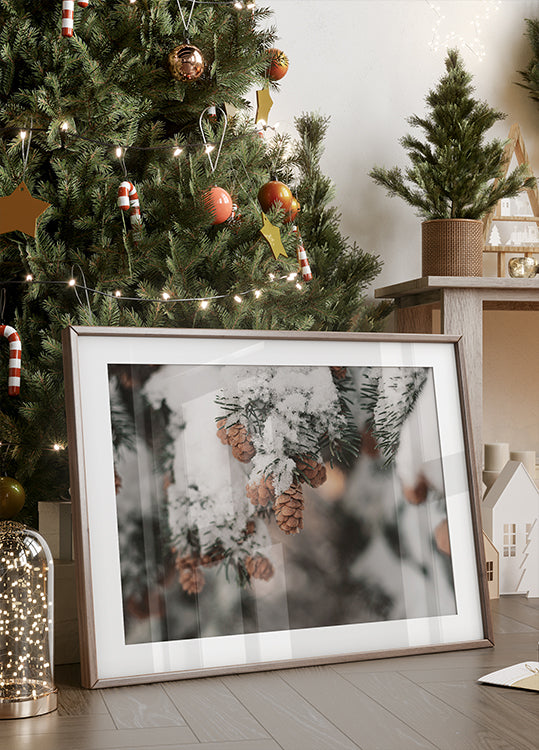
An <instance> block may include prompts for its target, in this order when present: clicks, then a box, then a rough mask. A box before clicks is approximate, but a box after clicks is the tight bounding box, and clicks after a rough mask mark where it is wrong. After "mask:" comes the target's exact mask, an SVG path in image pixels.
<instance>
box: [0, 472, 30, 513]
mask: <svg viewBox="0 0 539 750" xmlns="http://www.w3.org/2000/svg"><path fill="white" fill-rule="evenodd" d="M24 498H25V492H24V489H23V487H22V485H21V484H19V482H17V480H16V479H12V478H11V477H0V519H8V518H13V517H14V516H16V515H17V513H18V512H19V511H20V510H21V508H22V506H23V505H24Z"/></svg>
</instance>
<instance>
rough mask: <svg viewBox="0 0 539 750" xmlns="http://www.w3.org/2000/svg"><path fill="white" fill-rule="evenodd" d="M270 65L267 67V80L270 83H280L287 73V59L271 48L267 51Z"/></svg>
mask: <svg viewBox="0 0 539 750" xmlns="http://www.w3.org/2000/svg"><path fill="white" fill-rule="evenodd" d="M268 57H269V59H270V64H269V66H268V70H267V73H268V78H269V79H270V81H280V80H281V78H284V76H285V75H286V74H287V73H288V57H287V56H286V55H285V53H284V52H282V51H281V50H280V49H275V48H274V47H272V48H271V49H269V50H268Z"/></svg>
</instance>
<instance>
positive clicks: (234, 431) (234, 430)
mask: <svg viewBox="0 0 539 750" xmlns="http://www.w3.org/2000/svg"><path fill="white" fill-rule="evenodd" d="M228 444H229V445H230V447H231V448H232V455H233V456H234V458H237V459H238V461H241V462H242V463H244V464H246V463H249V461H250V460H251V459H252V457H253V456H254V455H255V453H256V450H255V447H254V445H253V443H252V442H251V436H250V435H248V434H247V430H246V429H245V427H244V426H243V425H242V424H241V423H240V422H236V424H233V425H232V426H231V427H229V428H228Z"/></svg>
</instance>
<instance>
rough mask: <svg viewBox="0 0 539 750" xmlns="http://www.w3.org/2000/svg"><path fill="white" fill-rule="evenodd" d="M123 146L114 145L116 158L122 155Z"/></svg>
mask: <svg viewBox="0 0 539 750" xmlns="http://www.w3.org/2000/svg"><path fill="white" fill-rule="evenodd" d="M123 153H124V152H123V148H122V147H121V146H116V156H117V157H118V159H121V158H122V156H123Z"/></svg>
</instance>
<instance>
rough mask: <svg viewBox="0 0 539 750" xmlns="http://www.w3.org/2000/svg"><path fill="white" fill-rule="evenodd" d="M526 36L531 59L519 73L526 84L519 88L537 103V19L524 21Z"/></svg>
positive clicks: (538, 29)
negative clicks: (527, 92) (525, 90)
mask: <svg viewBox="0 0 539 750" xmlns="http://www.w3.org/2000/svg"><path fill="white" fill-rule="evenodd" d="M526 36H527V37H528V39H529V42H530V45H531V50H532V59H531V60H530V62H529V64H528V66H527V68H526V69H525V70H521V71H520V75H521V76H522V78H523V79H524V80H525V81H526V83H520V84H519V86H523V87H524V88H525V89H528V91H529V94H530V96H531V98H532V99H533V100H534V101H535V102H537V103H539V19H537V18H527V19H526Z"/></svg>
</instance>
